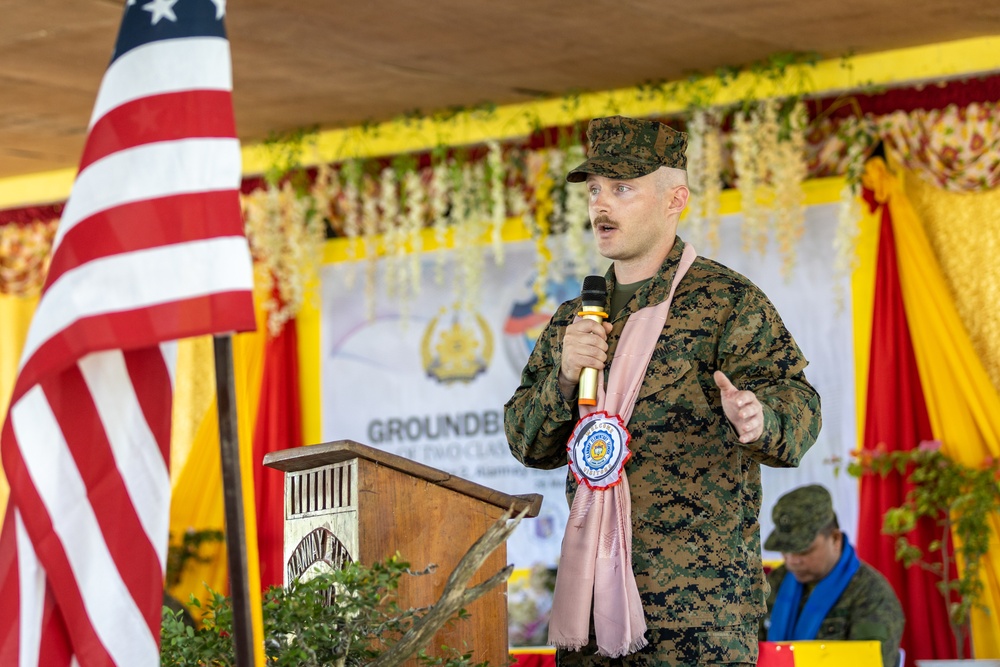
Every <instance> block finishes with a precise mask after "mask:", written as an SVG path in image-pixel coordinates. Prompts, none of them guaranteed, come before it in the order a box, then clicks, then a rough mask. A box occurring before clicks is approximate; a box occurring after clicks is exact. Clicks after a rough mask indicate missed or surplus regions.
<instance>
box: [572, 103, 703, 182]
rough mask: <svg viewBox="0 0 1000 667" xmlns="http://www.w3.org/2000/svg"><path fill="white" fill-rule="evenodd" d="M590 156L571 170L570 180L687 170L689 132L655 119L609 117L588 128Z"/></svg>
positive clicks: (638, 175) (593, 122) (636, 176)
mask: <svg viewBox="0 0 1000 667" xmlns="http://www.w3.org/2000/svg"><path fill="white" fill-rule="evenodd" d="M587 139H588V140H590V151H589V153H588V155H589V156H590V157H588V158H587V160H586V161H585V162H584V163H583V164H581V165H580V166H579V167H577V168H576V169H574V170H573V171H571V172H569V174H568V175H567V176H566V180H567V181H569V182H570V183H580V182H581V181H585V180H587V174H597V175H598V176H605V177H607V178H617V179H624V178H638V177H640V176H645V175H646V174H651V173H653V172H654V171H656V170H657V169H659V168H660V167H673V168H675V169H687V157H686V156H685V154H684V151H685V150H686V149H687V135H686V134H684V133H683V132H678V131H677V130H674V129H672V128H671V127H669V126H667V125H664V124H663V123H660V122H657V121H655V120H645V119H642V118H626V117H625V116H609V117H607V118H595V119H593V120H592V121H590V125H589V126H588V127H587Z"/></svg>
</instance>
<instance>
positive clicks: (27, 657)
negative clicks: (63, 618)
mask: <svg viewBox="0 0 1000 667" xmlns="http://www.w3.org/2000/svg"><path fill="white" fill-rule="evenodd" d="M14 530H15V533H16V540H15V542H16V545H17V562H18V571H17V573H18V585H17V587H18V590H19V593H20V595H19V596H18V610H19V612H20V620H21V627H20V628H19V633H18V634H19V637H18V661H19V662H20V663H21V664H29V665H30V664H32V662H33V661H34V662H35V663H38V653H39V648H40V645H41V640H42V612H43V610H44V601H45V586H46V579H45V572H44V571H43V570H42V569H41V567H40V566H39V564H38V558H37V557H36V556H35V550H34V549H33V548H32V546H31V540H30V539H29V538H28V533H27V531H26V530H25V528H24V521H22V520H21V513H20V512H15V513H14ZM38 664H40V663H38Z"/></svg>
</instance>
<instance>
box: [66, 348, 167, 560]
mask: <svg viewBox="0 0 1000 667" xmlns="http://www.w3.org/2000/svg"><path fill="white" fill-rule="evenodd" d="M156 352H158V351H156V350H155V348H154V353H156ZM147 356H148V355H147ZM153 360H154V361H155V359H153ZM146 361H147V363H146V365H150V364H148V361H149V360H148V359H147V360H146ZM160 361H161V364H162V357H160ZM79 368H80V373H81V377H80V380H81V384H83V383H85V386H81V387H80V392H81V394H83V395H86V394H87V393H88V390H89V395H90V397H91V398H93V403H92V404H84V405H83V406H81V407H86V408H88V410H83V409H78V410H77V411H75V412H74V421H82V420H83V418H85V417H93V418H94V419H95V421H96V423H93V424H91V425H90V428H91V429H93V431H95V432H96V434H101V435H105V436H106V439H107V444H108V445H110V449H104V448H97V447H94V448H92V449H93V451H94V453H95V454H98V455H99V454H107V455H108V459H109V463H110V465H113V466H116V467H117V468H118V470H119V471H121V476H120V481H121V482H122V483H123V485H124V488H125V489H127V497H125V498H121V499H120V502H123V503H125V502H127V503H128V507H126V506H124V505H123V506H122V508H121V510H122V514H121V516H120V517H118V519H120V520H129V519H131V518H132V517H133V516H134V517H135V518H136V519H137V520H138V522H139V523H140V524H141V526H138V525H137V526H135V528H136V529H138V528H140V527H141V528H142V529H143V530H144V531H145V533H146V535H147V536H148V537H149V539H148V540H142V539H140V538H139V537H138V536H139V535H140V533H138V532H136V533H135V535H134V536H130V537H128V540H129V542H131V543H134V544H137V545H138V544H141V543H146V544H147V545H148V544H149V542H152V543H153V544H156V545H158V546H165V545H166V543H167V534H168V532H169V530H170V521H169V516H168V515H167V514H165V513H164V512H163V511H162V510H163V508H164V507H169V506H170V474H169V472H168V471H167V464H166V461H164V457H163V452H162V451H160V445H159V443H158V442H157V441H156V438H155V436H154V435H153V432H152V430H151V428H150V426H149V424H148V423H147V421H146V417H145V414H144V412H143V410H142V407H141V406H140V404H139V399H138V397H137V396H136V393H135V390H134V388H133V386H132V382H131V379H130V376H129V370H128V368H126V365H125V358H124V355H123V354H122V353H121V351H119V350H110V351H108V352H99V353H95V354H91V355H88V356H86V357H84V358H83V359H82V360H81V361H80V363H79ZM81 403H82V401H81ZM91 407H92V408H93V409H94V411H93V413H90V411H89V408H91ZM158 418H159V419H161V420H162V414H161V415H158ZM168 418H169V417H168ZM101 426H103V430H102V429H101ZM74 430H75V431H76V432H83V433H86V432H87V431H88V430H89V429H87V428H86V427H84V426H83V425H82V424H74ZM64 432H66V433H67V434H68V438H67V439H68V440H69V439H71V438H73V435H72V433H73V432H70V431H67V430H65V429H64ZM93 437H95V436H94V435H90V434H89V433H88V434H87V440H89V439H90V438H93ZM87 440H85V441H84V442H82V443H80V447H81V449H83V448H86V447H87ZM75 449H76V447H74V450H75ZM81 453H83V452H81ZM77 459H78V463H77V466H78V467H79V468H80V469H81V472H83V471H87V470H89V469H90V467H91V466H92V465H93V464H94V463H95V462H96V460H97V456H95V455H94V454H92V455H91V456H89V457H86V460H79V459H80V457H77ZM84 476H86V475H84ZM90 495H91V499H92V501H93V497H94V491H91V494H90ZM112 509H113V508H112ZM133 511H134V513H133ZM112 514H113V512H112ZM126 532H130V531H126ZM106 539H108V538H106ZM110 539H113V537H111V538H110ZM151 555H152V556H153V557H154V558H156V557H157V554H155V553H154V554H151ZM165 567H166V563H165V562H164V561H163V560H162V559H159V568H158V570H159V572H158V573H157V574H158V576H159V578H161V579H162V577H163V572H164V568H165Z"/></svg>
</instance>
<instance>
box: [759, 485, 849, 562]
mask: <svg viewBox="0 0 1000 667" xmlns="http://www.w3.org/2000/svg"><path fill="white" fill-rule="evenodd" d="M835 516H836V515H835V514H834V513H833V499H832V498H831V497H830V492H829V491H827V490H826V489H825V488H824V487H822V486H820V485H819V484H810V485H809V486H800V487H799V488H797V489H794V490H792V491H789V492H788V493H786V494H785V495H783V496H781V497H780V498H778V502H776V503H775V504H774V509H773V510H771V518H772V519H774V531H773V532H772V533H771V534H770V535H768V536H767V541H765V542H764V548H765V549H767V550H768V551H780V552H782V553H798V552H800V551H805V550H806V549H808V548H809V545H810V544H812V541H813V540H814V539H816V536H817V535H819V531H821V530H823V529H824V528H826V527H827V526H828V525H830V522H831V521H833V519H834V517H835Z"/></svg>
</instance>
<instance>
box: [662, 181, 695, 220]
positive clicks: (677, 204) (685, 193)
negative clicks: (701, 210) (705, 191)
mask: <svg viewBox="0 0 1000 667" xmlns="http://www.w3.org/2000/svg"><path fill="white" fill-rule="evenodd" d="M690 196H691V191H690V190H688V187H687V186H686V185H677V186H675V187H674V188H673V190H672V192H671V193H670V203H669V204H668V209H669V210H670V212H671V213H678V214H679V213H680V212H681V211H683V210H684V208H685V207H686V206H687V203H688V197H690Z"/></svg>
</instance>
